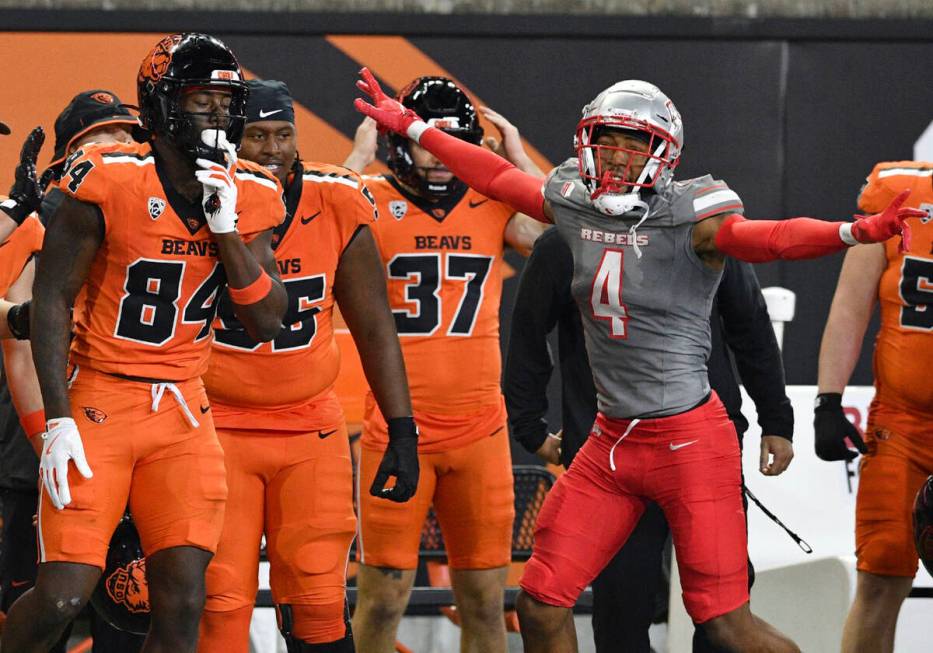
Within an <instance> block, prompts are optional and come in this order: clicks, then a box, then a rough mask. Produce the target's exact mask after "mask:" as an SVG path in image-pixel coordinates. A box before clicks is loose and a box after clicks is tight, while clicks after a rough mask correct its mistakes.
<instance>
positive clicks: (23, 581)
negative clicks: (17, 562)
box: [10, 580, 29, 587]
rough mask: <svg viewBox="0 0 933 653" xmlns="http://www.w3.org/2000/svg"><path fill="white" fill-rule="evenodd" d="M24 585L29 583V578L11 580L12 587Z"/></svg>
mask: <svg viewBox="0 0 933 653" xmlns="http://www.w3.org/2000/svg"><path fill="white" fill-rule="evenodd" d="M23 585H29V581H28V580H12V581H10V587H22V586H23Z"/></svg>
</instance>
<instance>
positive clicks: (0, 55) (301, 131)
mask: <svg viewBox="0 0 933 653" xmlns="http://www.w3.org/2000/svg"><path fill="white" fill-rule="evenodd" d="M162 36H163V35H162V34H145V33H143V34H114V33H96V32H80V33H78V32H73V33H54V34H53V33H21V32H0V61H2V62H4V65H3V66H0V88H2V89H3V96H2V100H0V121H3V122H5V123H6V124H7V125H9V126H10V128H11V129H12V131H13V133H12V134H11V135H10V136H0V192H3V193H6V192H7V189H9V187H10V185H11V184H12V183H13V170H14V168H15V167H16V164H17V163H18V161H19V150H20V147H21V145H22V142H23V140H24V139H25V138H26V135H27V134H28V133H29V132H30V130H32V128H33V127H36V126H37V125H42V127H43V128H44V129H45V134H46V139H45V145H44V146H43V148H42V152H41V153H40V154H39V170H40V172H41V171H42V170H43V169H44V168H45V165H46V164H47V163H48V162H49V161H50V160H51V159H52V151H53V149H54V147H55V118H56V117H57V116H58V114H59V113H60V112H61V111H62V109H64V108H65V105H66V104H68V102H69V101H70V100H71V98H72V97H74V96H75V95H77V94H78V93H80V92H82V91H86V90H88V89H92V88H102V89H107V90H109V91H112V92H114V93H116V94H117V95H118V96H119V97H120V99H121V100H122V101H123V102H126V103H128V104H136V73H137V71H138V70H139V63H140V62H141V61H142V60H143V57H145V56H146V54H148V53H149V51H150V50H151V49H152V47H153V46H154V45H155V44H156V43H157V42H158V41H159V39H161V38H162ZM243 63H248V62H243ZM244 73H245V74H246V75H247V76H248V77H253V76H254V75H252V74H250V73H249V71H248V70H247V69H246V68H244ZM286 81H287V80H286ZM348 83H350V80H348ZM352 110H353V109H352V108H351V107H347V111H352ZM295 114H296V122H297V124H298V137H299V148H300V152H301V153H302V154H303V156H305V157H306V158H308V159H309V160H315V161H325V162H328V163H342V162H343V160H344V158H346V156H347V154H349V152H350V149H351V147H352V141H351V140H350V139H349V138H347V137H346V136H344V135H343V134H342V133H341V132H339V131H338V130H336V129H335V128H333V127H332V126H331V125H329V124H328V123H327V122H326V121H324V120H323V119H321V118H320V117H319V116H318V115H316V114H315V113H314V112H313V111H310V110H309V109H308V108H306V107H303V106H301V105H299V104H296V106H295ZM385 170H386V168H385V167H384V166H383V165H381V164H375V165H374V166H372V167H371V168H370V169H369V170H368V171H372V172H384V171H385Z"/></svg>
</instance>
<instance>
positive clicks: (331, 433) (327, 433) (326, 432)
mask: <svg viewBox="0 0 933 653" xmlns="http://www.w3.org/2000/svg"><path fill="white" fill-rule="evenodd" d="M336 432H337V429H334V430H333V431H318V432H317V436H318V437H319V438H321V439H322V440H323V439H324V438H326V437H327V436H329V435H333V434H334V433H336Z"/></svg>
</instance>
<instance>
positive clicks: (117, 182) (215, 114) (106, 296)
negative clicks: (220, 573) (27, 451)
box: [3, 33, 286, 653]
mask: <svg viewBox="0 0 933 653" xmlns="http://www.w3.org/2000/svg"><path fill="white" fill-rule="evenodd" d="M241 79H242V78H241V72H240V68H239V64H238V63H237V61H236V58H235V56H234V55H233V53H232V52H231V51H230V50H229V49H228V48H227V47H226V46H225V45H223V43H221V42H220V41H218V40H217V39H215V38H213V37H210V36H207V35H203V34H192V33H189V34H175V35H172V36H168V37H165V38H164V39H162V40H161V41H160V42H159V43H158V44H156V46H155V48H153V50H152V52H150V54H149V55H148V56H147V57H146V58H145V59H144V60H143V63H142V65H141V67H140V72H139V76H138V80H137V88H138V94H139V105H140V119H141V124H142V127H143V129H145V130H146V132H145V136H146V137H147V139H148V140H147V141H146V142H144V143H139V144H127V145H124V144H115V145H108V146H97V147H92V148H89V149H88V151H87V152H84V153H82V154H80V155H77V156H74V157H72V158H70V159H69V160H68V162H67V166H66V168H65V169H64V171H63V174H62V180H61V185H60V187H61V189H62V190H63V191H64V192H65V193H66V195H68V197H66V198H64V199H63V200H62V203H61V204H60V206H59V207H58V209H57V210H56V212H55V215H54V217H53V219H52V220H51V222H50V223H49V227H48V231H47V233H46V239H45V243H44V245H43V256H42V258H41V260H40V262H39V265H38V269H37V272H36V283H35V288H34V291H35V297H34V302H33V315H32V323H33V326H34V328H35V330H36V332H41V333H42V337H41V338H37V339H36V340H35V341H34V342H33V352H34V359H35V362H36V371H37V373H38V377H39V382H40V387H41V388H42V399H43V404H44V407H45V413H46V420H47V422H46V435H45V439H44V444H43V451H42V455H41V457H40V466H39V473H40V477H41V480H42V492H41V497H40V505H39V515H38V518H39V555H40V568H39V573H38V577H37V580H36V585H35V587H34V588H33V589H31V590H30V591H29V592H27V593H25V594H24V595H23V596H22V597H20V598H19V600H17V601H16V603H15V604H14V605H13V607H12V608H11V610H10V612H9V615H8V618H7V623H6V628H5V630H4V633H3V650H4V651H9V652H13V651H16V652H20V651H22V652H24V653H29V652H33V651H34V652H36V653H39V652H42V651H47V650H48V649H49V647H50V646H51V645H52V643H53V642H55V641H56V640H57V639H58V637H59V636H60V634H61V632H62V629H63V628H64V627H65V626H66V625H67V624H68V623H69V622H70V621H71V620H72V619H73V617H74V616H75V615H76V614H77V613H78V612H79V611H80V610H81V608H82V606H83V605H84V604H85V603H86V601H87V599H88V597H89V596H90V594H91V592H92V590H93V589H94V587H95V586H96V584H97V581H98V578H99V577H100V575H101V569H102V568H103V567H104V561H105V555H106V552H107V548H108V545H109V542H110V539H111V535H112V534H113V532H114V528H115V527H116V525H117V523H118V522H119V520H120V519H121V517H122V516H123V513H124V510H125V509H126V506H127V504H129V506H130V509H131V510H132V513H133V517H134V521H135V523H136V527H137V529H138V531H139V535H140V540H141V542H142V545H143V549H144V550H145V552H146V554H147V559H146V564H147V569H148V572H149V575H148V580H149V595H150V601H151V606H152V620H151V626H150V630H149V634H148V636H147V640H146V643H145V644H144V646H143V650H144V651H148V652H154V651H168V650H171V651H176V652H177V653H191V652H193V651H194V650H195V644H196V641H197V634H198V629H197V626H198V621H199V618H200V612H201V609H202V607H203V602H204V570H205V569H206V567H207V563H208V561H209V560H210V558H211V555H212V552H213V550H214V548H215V547H216V544H217V541H218V539H219V537H220V531H221V525H222V520H223V506H224V501H225V498H226V483H225V481H224V467H223V451H222V449H221V448H220V444H219V443H218V441H217V439H216V435H215V433H214V427H213V422H212V420H211V416H210V414H209V411H210V404H209V403H208V401H207V397H206V394H205V392H204V388H203V384H202V382H201V380H200V375H201V374H202V373H203V372H204V371H205V369H206V363H207V355H208V352H209V344H210V339H209V335H210V328H211V322H212V321H213V318H214V313H215V301H214V300H215V298H216V296H217V293H218V292H219V291H220V289H221V288H222V287H223V285H224V283H226V284H227V285H228V286H229V287H230V289H231V290H230V295H231V297H232V298H233V300H234V302H235V305H236V312H237V315H238V317H239V319H240V320H241V321H242V322H243V323H244V324H245V326H246V328H247V330H248V331H249V332H250V333H251V335H253V337H255V338H256V339H258V340H268V339H271V338H273V337H274V336H275V335H276V334H277V333H278V331H279V330H280V328H281V318H282V316H283V315H284V312H285V299H286V295H285V290H284V288H283V287H282V286H281V283H280V282H279V281H278V280H277V278H276V277H277V272H276V267H275V262H274V260H273V257H272V250H271V247H270V243H271V238H272V233H271V230H272V227H274V226H277V225H278V224H279V223H280V222H281V220H282V217H283V214H284V206H283V204H282V201H281V197H280V194H281V188H280V186H279V184H278V182H277V181H276V180H275V179H274V177H272V176H271V175H268V173H266V172H265V171H264V170H262V169H261V168H259V167H258V166H255V165H252V164H249V163H244V162H239V163H238V162H237V161H236V155H235V150H234V147H235V144H236V143H238V142H239V140H240V137H241V136H242V128H243V120H244V116H243V113H242V112H243V109H244V106H245V101H246V93H247V91H246V85H245V83H244V82H243V81H241ZM141 135H142V134H141ZM241 233H242V234H243V236H242V237H241V235H240V234H241ZM244 239H245V240H246V241H249V242H248V243H247V242H244ZM221 263H222V264H223V266H222V267H221ZM73 304H74V327H75V329H74V331H75V334H74V339H73V340H72V341H71V346H70V355H69V340H70V338H71V330H72V329H71V327H72V320H71V307H72V305H73ZM92 308H93V310H91V309H92ZM69 358H70V363H71V365H70V377H71V378H70V384H69V385H70V387H69V385H66V380H65V376H64V375H63V374H62V372H63V370H65V369H66V366H67V364H68V363H69ZM166 395H170V396H166ZM72 407H73V408H74V410H72ZM79 409H80V410H79ZM195 413H197V415H195ZM77 420H80V428H79V426H78V421H77ZM82 434H83V437H82ZM69 462H73V463H74V466H75V470H71V469H70V467H71V465H70V464H69Z"/></svg>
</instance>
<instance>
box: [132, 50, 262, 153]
mask: <svg viewBox="0 0 933 653" xmlns="http://www.w3.org/2000/svg"><path fill="white" fill-rule="evenodd" d="M196 90H224V91H228V92H229V93H230V94H231V98H230V105H229V108H228V110H227V115H224V116H222V117H221V118H220V119H219V120H218V119H217V117H216V116H215V115H214V114H212V113H196V112H186V111H183V109H182V105H183V100H184V96H185V94H186V93H190V92H193V91H196ZM137 92H138V95H139V111H140V116H139V117H140V121H141V123H142V127H143V129H144V130H145V132H148V133H145V134H144V136H147V137H151V135H152V134H157V135H159V136H161V137H163V138H166V139H168V140H170V141H171V142H173V143H174V144H175V145H176V146H177V147H178V148H179V149H180V150H181V151H182V152H183V153H184V154H185V155H186V156H187V157H188V158H190V159H191V160H192V161H194V160H195V159H198V158H206V159H211V160H214V161H217V162H223V161H224V156H223V154H224V151H225V150H224V148H223V147H222V146H221V141H222V140H223V139H222V138H220V137H219V135H218V134H217V131H218V130H222V131H223V132H224V133H225V136H226V141H227V142H229V143H230V144H232V145H233V146H234V147H235V146H237V145H239V143H240V139H242V137H243V128H244V126H245V124H246V100H247V97H248V96H249V89H248V88H247V85H246V83H245V82H244V81H243V78H242V74H241V70H240V66H239V63H238V62H237V60H236V57H235V56H234V55H233V53H232V52H231V51H230V49H229V48H227V46H225V45H224V44H223V43H222V42H221V41H219V40H218V39H216V38H214V37H212V36H208V35H206V34H196V33H188V34H174V35H171V36H168V37H166V38H164V39H163V40H162V41H160V42H159V43H158V44H157V45H156V47H155V48H154V49H153V51H152V52H151V53H150V54H149V56H148V57H147V58H146V59H144V60H143V63H142V66H141V67H140V71H139V76H138V78H137ZM206 131H210V135H212V138H208V137H207V136H206V135H205V132H206ZM211 140H213V142H212V143H211V144H208V143H209V142H210V141H211Z"/></svg>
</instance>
